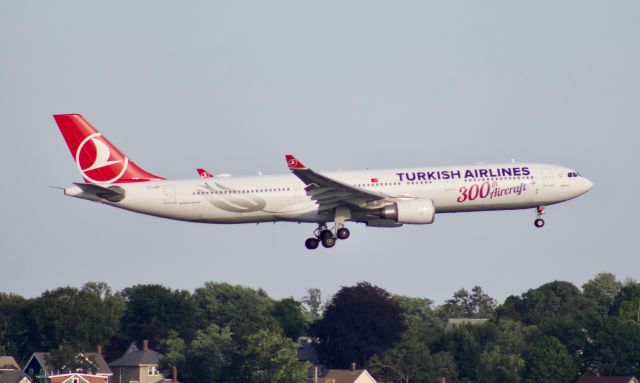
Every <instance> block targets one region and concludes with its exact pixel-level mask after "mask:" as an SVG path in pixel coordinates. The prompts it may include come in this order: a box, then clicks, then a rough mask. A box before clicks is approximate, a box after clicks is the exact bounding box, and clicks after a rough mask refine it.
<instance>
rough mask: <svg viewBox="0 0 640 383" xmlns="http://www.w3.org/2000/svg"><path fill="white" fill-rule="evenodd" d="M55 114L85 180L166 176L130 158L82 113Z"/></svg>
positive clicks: (155, 178)
mask: <svg viewBox="0 0 640 383" xmlns="http://www.w3.org/2000/svg"><path fill="white" fill-rule="evenodd" d="M53 118H54V119H55V120H56V123H57V124H58V127H59V128H60V132H61V133H62V136H63V137H64V140H65V141H66V142H67V146H68V147H69V150H70V151H71V156H73V159H74V160H75V161H76V165H78V170H80V174H82V177H83V178H84V180H85V182H87V183H92V184H100V183H126V182H144V181H159V180H163V179H164V178H162V177H158V176H155V175H153V174H151V173H148V172H146V171H145V170H143V169H142V168H140V167H139V166H138V165H136V164H135V163H133V161H130V160H129V158H127V157H126V156H125V155H124V154H122V152H120V151H119V150H118V148H116V147H115V146H113V145H112V144H111V143H110V142H109V141H108V140H107V139H106V137H104V136H103V135H102V133H100V132H98V131H97V130H95V129H94V127H93V126H91V124H89V122H87V120H85V119H84V117H82V116H81V115H79V114H57V115H54V116H53Z"/></svg>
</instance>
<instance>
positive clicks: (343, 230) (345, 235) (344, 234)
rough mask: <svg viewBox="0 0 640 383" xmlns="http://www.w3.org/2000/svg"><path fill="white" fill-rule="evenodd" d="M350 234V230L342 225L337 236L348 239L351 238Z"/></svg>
mask: <svg viewBox="0 0 640 383" xmlns="http://www.w3.org/2000/svg"><path fill="white" fill-rule="evenodd" d="M350 234H351V233H350V232H349V229H347V228H346V227H341V228H339V229H338V231H337V232H336V237H338V239H347V238H349V235H350Z"/></svg>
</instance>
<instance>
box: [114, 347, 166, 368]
mask: <svg viewBox="0 0 640 383" xmlns="http://www.w3.org/2000/svg"><path fill="white" fill-rule="evenodd" d="M162 358H164V355H162V354H161V353H159V352H156V351H153V350H149V349H146V350H142V351H134V352H128V353H126V354H124V355H123V356H122V358H120V359H116V360H114V361H113V362H111V363H109V366H111V367H134V366H141V365H146V364H160V359H162Z"/></svg>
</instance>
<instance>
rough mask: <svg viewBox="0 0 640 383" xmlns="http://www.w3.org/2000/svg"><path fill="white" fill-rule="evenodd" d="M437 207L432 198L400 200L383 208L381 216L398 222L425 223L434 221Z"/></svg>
mask: <svg viewBox="0 0 640 383" xmlns="http://www.w3.org/2000/svg"><path fill="white" fill-rule="evenodd" d="M435 214H436V208H435V206H434V205H433V201H432V200H430V199H409V200H399V201H396V202H394V203H393V205H389V206H386V207H384V208H382V211H381V212H380V216H381V217H382V218H385V219H390V220H393V221H395V222H397V223H407V224H416V225H424V224H429V223H433V219H434V218H435Z"/></svg>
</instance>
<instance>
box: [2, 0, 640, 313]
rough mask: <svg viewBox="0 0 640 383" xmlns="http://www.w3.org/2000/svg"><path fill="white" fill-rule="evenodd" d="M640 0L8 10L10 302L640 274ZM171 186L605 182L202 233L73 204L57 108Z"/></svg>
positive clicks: (70, 166)
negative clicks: (65, 290) (346, 226)
mask: <svg viewBox="0 0 640 383" xmlns="http://www.w3.org/2000/svg"><path fill="white" fill-rule="evenodd" d="M639 15H640V2H638V1H610V2H602V1H563V2H558V1H536V2H524V1H490V2H474V1H466V2H465V1H457V2H450V1H448V2H440V1H438V2H430V1H402V2H378V1H323V2H300V1H269V2H265V1H242V2H240V1H232V2H217V1H194V2H173V1H137V2H129V1H111V2H86V1H56V2H52V1H2V2H0V111H1V113H0V160H1V161H0V163H1V164H2V165H0V166H1V167H0V169H2V188H0V201H1V202H0V203H1V207H0V217H1V218H0V256H1V257H2V258H1V262H0V265H1V266H0V268H1V269H2V272H1V273H0V291H4V292H15V293H19V294H22V295H26V296H36V295H39V294H40V293H41V292H42V291H44V290H46V289H53V288H56V287H59V286H63V285H67V284H70V285H72V286H79V285H81V284H82V283H84V282H86V281H94V280H100V281H105V282H107V283H109V284H110V285H111V286H112V287H113V288H115V289H121V288H123V287H127V286H131V285H134V284H138V283H161V284H164V285H166V286H169V287H172V288H184V289H189V290H192V289H194V288H196V287H199V286H201V285H202V284H203V283H204V282H205V281H209V280H212V281H221V282H229V283H233V284H242V285H247V286H251V287H256V288H257V287H262V288H264V289H265V290H266V291H267V292H268V293H269V294H270V295H272V296H274V297H276V298H281V297H287V296H293V297H295V298H300V297H301V296H302V295H304V294H305V291H306V288H309V287H318V288H321V289H322V290H323V291H324V292H325V293H326V294H330V293H334V292H335V291H337V290H338V289H339V288H340V286H345V285H353V284H354V283H356V282H358V281H363V280H366V281H370V282H372V283H375V284H377V285H379V286H381V287H383V288H385V289H387V290H389V291H391V292H393V293H399V294H406V295H411V296H421V297H429V298H431V299H434V300H435V301H436V302H437V303H441V302H442V301H443V300H444V299H447V298H448V297H450V296H451V295H452V293H453V291H455V290H457V289H458V288H460V287H467V288H471V287H472V286H473V285H476V284H478V285H481V286H482V287H483V288H484V289H485V291H487V292H488V293H489V294H490V295H492V296H493V297H495V298H497V299H499V300H501V301H502V300H503V299H504V298H505V297H506V296H508V295H510V294H520V293H522V292H524V291H526V290H527V289H529V288H533V287H537V286H538V285H540V284H542V283H544V282H548V281H552V280H556V279H558V280H566V281H570V282H572V283H574V284H576V285H578V286H579V285H581V284H582V283H584V282H585V281H587V280H588V279H590V278H591V277H593V276H594V275H595V274H596V273H598V272H600V271H611V272H614V273H615V274H616V275H617V276H618V277H619V278H620V279H624V278H625V277H630V278H635V279H640V269H639V267H638V266H639V265H640V260H639V258H638V251H637V248H638V245H637V241H638V234H637V232H638V217H640V207H639V204H638V197H637V195H638V190H639V187H640V181H639V180H640V177H638V176H637V175H636V174H635V173H636V172H637V170H638V168H639V165H640V161H639V160H638V149H637V146H638V141H639V136H638V127H639V123H640V93H639V89H640V70H639V69H640V23H639V22H638V19H639V17H638V16H639ZM55 113H82V114H84V115H85V117H86V118H87V119H89V121H91V122H92V123H93V124H94V125H95V126H96V127H97V128H98V129H100V130H101V131H102V132H103V133H105V135H106V136H107V137H109V139H110V140H111V141H112V142H114V143H115V144H116V145H117V146H118V147H120V148H121V149H123V151H124V152H125V153H126V154H127V155H128V156H129V157H130V158H132V159H133V160H134V161H136V162H137V163H138V164H139V165H141V166H143V167H144V168H146V169H148V170H150V171H151V172H153V173H155V174H159V175H162V176H164V177H169V178H190V177H194V176H195V175H196V173H195V171H194V169H195V168H196V167H206V168H208V169H210V170H212V171H214V172H229V173H232V174H234V175H238V176H240V175H253V174H256V173H257V172H258V171H262V172H263V173H265V174H275V173H284V172H286V171H287V170H286V166H285V162H284V159H283V155H284V154H285V153H288V152H291V153H295V154H296V155H297V156H298V157H299V158H300V159H301V160H302V161H303V162H305V164H307V165H309V166H311V167H313V168H316V169H318V170H323V169H325V170H337V169H344V170H347V169H361V168H375V167H402V166H429V165H454V164H467V163H476V162H503V161H510V159H511V158H515V159H517V160H519V161H532V162H548V163H555V164H558V165H565V166H569V167H572V168H575V169H577V170H578V171H580V172H581V173H583V174H584V175H585V176H587V177H588V178H589V179H591V180H592V181H594V183H595V186H594V188H593V189H592V190H591V191H590V192H589V193H587V194H586V195H584V196H582V197H581V198H578V199H576V200H573V201H570V202H567V203H565V204H562V205H556V206H552V207H550V208H548V214H547V216H546V219H547V225H546V226H545V228H544V229H543V230H537V229H535V228H534V226H533V218H534V212H533V211H513V212H486V213H470V214H457V215H440V216H438V217H436V222H435V224H434V225H432V226H416V227H409V226H405V227H404V228H401V229H373V228H365V227H363V226H360V225H351V228H352V238H350V239H349V240H348V241H343V242H340V243H338V245H337V246H336V247H335V248H334V249H332V250H330V251H328V250H324V249H321V250H318V251H315V252H309V251H307V250H306V249H305V248H304V246H303V241H304V239H305V238H307V237H308V236H309V234H310V233H311V232H312V230H313V229H314V228H313V226H312V225H297V224H287V223H279V224H275V225H272V224H267V225H258V226H256V225H240V226H221V225H199V224H192V223H183V222H172V221H167V220H161V219H157V218H152V217H147V216H143V215H137V214H133V213H129V212H125V211H121V210H118V209H112V208H108V207H105V206H100V205H97V204H92V203H89V202H86V201H81V200H76V199H72V198H66V197H64V196H63V195H62V193H61V192H60V191H57V190H51V189H47V188H46V187H45V186H46V185H54V186H66V185H68V184H70V183H71V182H74V181H75V182H77V181H79V180H80V176H79V174H78V172H77V170H76V167H75V165H74V163H73V161H72V158H71V156H70V155H69V152H68V150H67V148H66V146H65V144H64V141H63V140H62V137H61V136H60V134H59V131H58V129H57V127H56V126H55V124H54V121H53V119H52V117H51V115H52V114H55Z"/></svg>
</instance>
